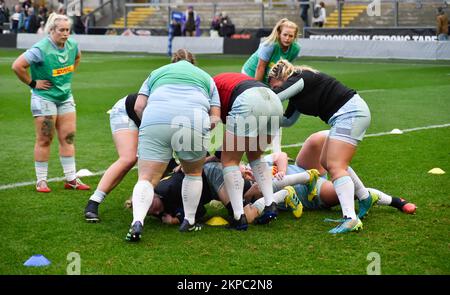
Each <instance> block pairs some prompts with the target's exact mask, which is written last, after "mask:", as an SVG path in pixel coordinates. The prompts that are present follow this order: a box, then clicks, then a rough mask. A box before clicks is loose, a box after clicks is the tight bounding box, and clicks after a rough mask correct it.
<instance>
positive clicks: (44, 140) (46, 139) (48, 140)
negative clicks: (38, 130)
mask: <svg viewBox="0 0 450 295" xmlns="http://www.w3.org/2000/svg"><path fill="white" fill-rule="evenodd" d="M52 141H53V136H52V135H45V136H39V137H38V138H37V144H38V145H39V146H41V147H48V146H50V145H51V144H52Z"/></svg>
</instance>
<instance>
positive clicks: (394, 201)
mask: <svg viewBox="0 0 450 295" xmlns="http://www.w3.org/2000/svg"><path fill="white" fill-rule="evenodd" d="M406 203H407V202H406V201H405V200H402V199H400V198H396V197H393V198H392V202H391V204H390V205H389V206H392V207H395V208H397V209H398V210H402V207H403V206H404V205H405V204H406Z"/></svg>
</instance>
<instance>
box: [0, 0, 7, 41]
mask: <svg viewBox="0 0 450 295" xmlns="http://www.w3.org/2000/svg"><path fill="white" fill-rule="evenodd" d="M8 19H9V9H8V8H7V7H6V5H5V1H3V0H0V34H3V23H5V22H7V21H8Z"/></svg>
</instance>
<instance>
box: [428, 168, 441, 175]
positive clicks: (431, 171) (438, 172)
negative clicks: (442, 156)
mask: <svg viewBox="0 0 450 295" xmlns="http://www.w3.org/2000/svg"><path fill="white" fill-rule="evenodd" d="M428 173H431V174H445V171H444V170H442V169H441V168H433V169H431V170H430V171H428Z"/></svg>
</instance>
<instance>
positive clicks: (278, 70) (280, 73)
mask: <svg viewBox="0 0 450 295" xmlns="http://www.w3.org/2000/svg"><path fill="white" fill-rule="evenodd" d="M303 71H310V72H313V73H316V74H317V73H319V71H318V70H316V69H314V68H312V67H309V66H305V65H302V66H294V65H293V64H291V63H290V62H288V61H287V60H285V59H280V60H279V61H278V62H277V63H276V64H275V65H274V66H273V67H272V68H271V69H270V71H269V79H271V78H273V79H276V80H281V81H286V80H287V79H288V78H289V77H290V76H291V75H292V74H294V73H301V72H303Z"/></svg>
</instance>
